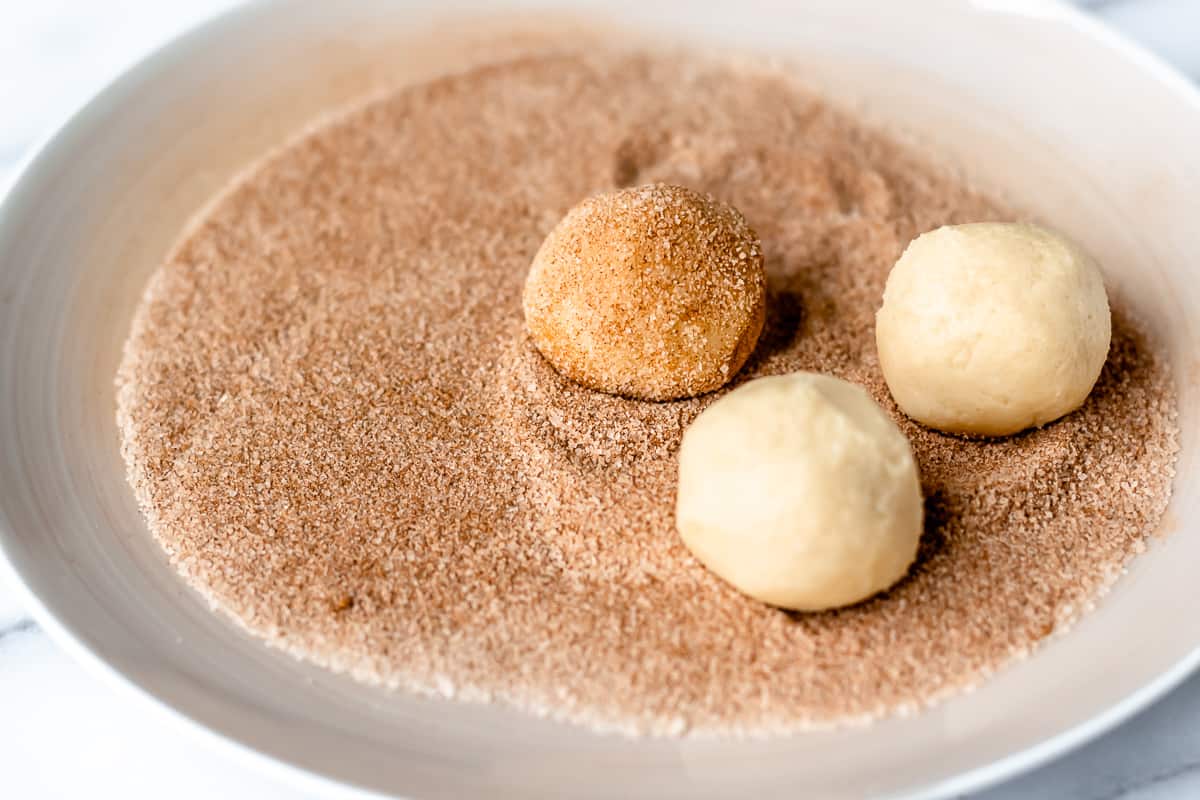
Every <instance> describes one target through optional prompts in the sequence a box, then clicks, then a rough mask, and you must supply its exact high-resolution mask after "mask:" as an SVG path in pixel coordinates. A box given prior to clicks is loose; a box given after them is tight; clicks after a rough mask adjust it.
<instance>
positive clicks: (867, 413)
mask: <svg viewBox="0 0 1200 800" xmlns="http://www.w3.org/2000/svg"><path fill="white" fill-rule="evenodd" d="M675 521H676V525H677V526H678V528H679V533H680V535H681V536H682V537H683V541H684V543H685V544H687V546H688V548H689V549H690V550H691V551H692V553H693V554H694V555H695V556H696V558H698V559H699V560H700V561H701V562H703V563H704V565H705V566H707V567H708V568H709V569H711V570H712V571H713V572H715V573H717V574H718V575H720V576H721V577H722V578H724V579H725V580H727V581H729V582H730V583H731V584H733V585H734V586H735V587H736V588H738V589H739V590H741V591H742V592H744V593H746V594H748V595H750V596H751V597H754V598H757V599H759V600H762V601H763V602H765V603H770V604H772V605H776V606H782V607H784V608H792V609H799V610H806V611H815V610H819V609H825V608H835V607H837V606H844V605H849V604H851V603H856V602H858V601H859V600H863V599H865V598H867V597H870V596H871V595H873V594H875V593H876V592H879V591H882V590H883V589H886V588H888V587H889V586H891V585H892V584H893V583H895V582H896V581H898V580H899V579H900V578H901V577H902V576H903V575H904V573H905V572H906V571H907V570H908V567H909V565H910V564H911V563H912V561H913V559H914V558H915V557H916V554H917V544H918V542H919V540H920V537H921V524H922V501H921V486H920V482H919V480H918V477H917V465H916V462H915V461H914V459H913V454H912V450H911V448H910V447H909V444H908V440H907V439H906V438H905V437H904V434H903V433H901V432H900V429H899V428H897V427H896V425H895V423H893V422H892V420H891V419H889V418H888V416H887V414H886V413H884V411H883V409H881V408H880V407H879V406H878V405H876V404H875V401H874V400H872V399H871V397H870V396H869V395H868V394H867V393H866V392H865V391H864V390H863V389H862V388H860V387H858V386H855V385H854V384H852V383H847V382H846V381H842V380H838V379H837V378H831V377H829V376H826V375H818V374H816V373H811V372H797V373H793V374H791V375H778V376H774V377H769V378H759V379H757V380H753V381H750V382H749V383H746V384H745V385H743V386H740V387H738V388H737V389H735V390H734V391H732V392H730V393H729V394H727V395H726V396H725V397H722V398H721V399H720V400H717V401H716V402H715V403H713V404H712V405H711V406H709V407H708V408H707V409H705V411H704V413H702V414H701V415H700V416H699V417H697V418H696V420H695V422H693V423H692V424H691V426H689V427H688V429H687V430H686V431H685V432H684V434H683V443H682V445H681V446H680V449H679V494H678V499H677V501H676V509H675Z"/></svg>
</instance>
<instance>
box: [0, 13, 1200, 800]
mask: <svg viewBox="0 0 1200 800" xmlns="http://www.w3.org/2000/svg"><path fill="white" fill-rule="evenodd" d="M286 3H287V0H258V1H257V2H244V1H239V2H238V3H237V4H236V5H234V6H232V7H230V8H227V9H224V10H222V11H220V12H218V13H216V14H215V15H213V16H210V17H207V18H205V19H203V20H201V21H199V22H197V23H195V24H193V25H191V26H190V27H187V28H185V29H184V30H182V31H181V32H179V33H177V34H175V35H173V36H171V37H170V38H168V39H166V40H165V41H163V43H161V44H160V45H158V46H157V47H155V48H154V49H152V50H151V51H150V52H149V53H148V54H146V55H145V56H143V57H141V58H140V59H139V60H137V61H136V62H134V63H133V64H132V65H130V66H128V67H127V68H125V69H124V70H122V71H121V72H120V73H119V74H117V75H116V76H115V77H113V78H112V79H111V80H109V81H108V82H107V83H106V84H105V85H104V86H103V87H102V88H101V89H99V90H98V91H97V92H95V93H93V94H92V95H91V96H90V97H89V98H88V99H87V100H86V101H84V102H83V103H82V104H81V105H79V106H78V107H77V108H76V109H75V110H74V111H73V112H72V113H70V114H69V115H67V116H66V117H65V118H63V120H62V121H61V122H60V124H58V125H57V127H55V128H53V129H51V130H50V131H49V132H48V133H47V134H45V135H43V136H42V137H40V139H39V140H38V141H36V143H35V144H34V145H33V146H32V147H30V149H29V150H28V151H27V153H26V155H25V156H24V157H23V158H22V159H20V160H19V161H18V163H17V165H16V166H15V167H14V168H13V171H12V177H11V179H10V181H9V183H8V187H7V189H6V190H4V191H3V193H2V194H0V218H3V217H4V215H5V214H6V212H7V211H8V208H9V206H10V204H11V203H12V202H13V200H12V199H13V198H14V197H16V196H18V195H19V194H21V193H22V191H23V190H24V188H25V184H27V183H30V182H31V181H32V180H33V179H34V178H33V176H34V175H35V173H37V172H38V170H39V167H40V166H41V165H42V164H43V163H44V162H47V161H49V160H50V159H51V158H52V157H53V156H54V154H55V151H56V150H57V149H58V147H59V145H60V142H61V141H62V140H64V139H66V138H69V134H71V132H72V131H74V130H75V129H76V128H78V127H81V126H82V125H83V124H84V123H85V121H86V118H87V117H88V116H89V115H90V114H91V113H93V112H94V111H95V110H96V109H98V108H99V107H101V106H103V105H104V104H105V102H106V101H107V99H108V98H110V97H111V96H113V95H116V94H119V93H120V91H121V90H122V88H123V87H125V86H126V85H128V84H132V83H135V82H137V81H139V80H141V79H142V78H145V77H149V76H152V75H153V74H154V73H155V72H156V71H158V70H159V68H160V67H161V65H162V63H163V62H164V61H166V60H167V59H169V58H170V57H171V55H172V54H173V53H174V52H175V51H176V50H178V49H180V48H181V47H184V46H186V45H188V44H194V43H196V42H198V41H201V40H204V39H205V38H207V37H209V36H213V35H216V34H215V32H216V31H218V30H219V29H221V28H223V27H226V26H229V25H236V24H238V23H239V22H240V21H241V19H242V18H243V17H245V16H249V15H251V14H261V13H264V12H267V13H270V12H271V11H272V10H273V9H278V8H281V7H283V6H284V5H286ZM970 3H971V5H975V6H977V7H979V8H980V9H981V10H986V11H988V12H989V13H998V14H1006V15H1011V16H1017V17H1024V18H1026V19H1036V20H1038V21H1040V22H1046V23H1048V22H1057V23H1060V24H1063V25H1064V26H1065V27H1066V28H1067V29H1069V31H1070V32H1071V34H1072V35H1075V36H1081V37H1084V38H1085V39H1090V40H1091V41H1092V42H1093V43H1094V44H1097V45H1100V46H1101V47H1103V48H1104V49H1106V50H1108V51H1109V52H1111V53H1112V54H1113V55H1115V56H1117V57H1118V58H1119V59H1121V60H1122V61H1123V62H1124V63H1125V64H1127V65H1128V66H1129V67H1130V68H1131V69H1136V70H1139V71H1141V72H1142V73H1143V74H1145V75H1146V76H1147V77H1148V78H1150V79H1152V80H1153V81H1154V82H1156V83H1158V84H1159V85H1161V86H1162V87H1164V88H1165V89H1167V90H1168V91H1169V92H1170V93H1171V94H1172V95H1173V96H1174V97H1175V98H1176V99H1177V101H1178V102H1179V103H1181V104H1184V105H1187V106H1189V107H1190V108H1191V109H1193V110H1194V111H1195V112H1196V113H1197V114H1198V115H1200V87H1198V86H1196V85H1195V84H1194V83H1193V82H1192V81H1191V80H1189V79H1188V78H1187V76H1185V75H1184V74H1183V73H1182V72H1180V71H1179V70H1177V69H1176V68H1175V67H1173V66H1171V65H1170V64H1168V63H1167V62H1166V61H1165V60H1164V59H1163V58H1162V57H1160V56H1158V55H1157V54H1155V53H1154V52H1152V51H1150V50H1149V49H1147V48H1146V47H1145V46H1143V45H1141V44H1139V43H1138V42H1136V41H1134V40H1133V39H1130V38H1128V37H1126V36H1125V35H1124V34H1122V33H1120V32H1118V31H1116V30H1115V29H1113V28H1111V27H1109V26H1108V25H1106V24H1105V23H1103V22H1101V21H1100V20H1099V19H1098V18H1096V17H1095V16H1093V15H1091V14H1089V13H1087V12H1085V11H1083V10H1082V9H1081V8H1079V7H1077V6H1075V5H1073V4H1071V3H1070V2H1069V0H1051V2H1050V3H1049V4H1045V3H1037V4H1036V5H1035V4H1034V3H1013V4H1009V3H1000V2H996V0H970ZM5 330H6V332H7V326H6V328H5ZM9 541H15V533H14V526H13V525H12V523H11V522H10V520H9V519H8V517H7V516H6V514H5V512H4V508H3V506H0V579H3V581H4V582H5V583H6V585H8V586H9V587H11V590H12V591H13V593H14V594H15V595H16V596H17V598H18V603H19V605H20V608H21V609H22V611H24V612H26V614H27V615H28V616H29V617H31V618H32V619H33V620H34V622H35V623H36V624H37V625H38V626H39V627H40V628H41V629H42V630H44V631H45V632H46V634H47V636H48V637H49V638H50V639H51V641H52V642H54V644H55V645H56V646H57V647H59V648H60V649H62V650H63V651H65V652H66V653H67V654H68V655H69V656H70V657H71V658H72V660H74V661H75V662H77V663H79V664H81V665H82V666H83V667H84V668H85V669H87V670H88V671H89V672H91V674H93V675H96V676H98V677H99V678H100V679H101V681H102V682H104V683H105V684H107V685H108V686H111V687H115V688H116V690H117V691H118V692H121V693H123V694H124V696H126V697H131V698H135V699H136V701H137V702H139V703H141V704H142V706H143V707H144V708H149V709H154V710H155V712H156V713H157V714H158V715H159V716H160V718H162V719H164V720H169V721H170V722H169V724H171V725H172V726H173V727H174V728H175V729H176V730H179V731H182V732H183V733H184V734H185V735H186V736H188V737H190V738H191V739H192V740H193V741H196V742H199V743H201V744H202V745H204V746H207V747H209V748H211V749H212V750H213V751H215V752H218V753H223V754H225V755H226V757H228V758H230V759H231V760H233V761H235V762H237V763H239V764H241V765H243V766H245V767H246V768H248V769H251V770H254V771H256V772H258V773H260V774H265V775H267V776H270V777H271V778H273V779H276V780H279V781H280V782H281V783H283V784H285V785H288V786H290V787H293V788H297V789H305V790H308V791H317V792H319V793H321V794H322V795H325V794H329V793H337V794H338V795H339V796H353V797H361V798H387V797H392V796H393V795H390V794H383V793H380V792H376V791H374V790H371V789H367V788H365V787H363V786H359V785H356V784H354V783H350V782H347V781H343V780H339V779H336V778H332V777H329V776H327V775H324V774H322V773H321V772H319V771H317V770H316V769H312V768H309V767H307V766H304V765H303V764H301V763H297V762H294V761H290V760H287V759H286V758H283V757H281V756H276V755H271V754H268V753H265V752H263V751H260V750H258V749H256V748H255V747H254V746H253V745H251V744H249V743H247V742H245V741H243V740H242V739H240V738H239V737H238V736H237V735H236V734H233V733H229V732H226V731H223V730H221V729H219V728H218V727H217V726H215V725H213V724H210V723H208V722H205V721H202V720H201V719H199V718H198V717H196V716H193V715H192V714H191V713H189V712H187V711H184V710H182V709H180V708H179V707H177V706H176V705H175V703H174V702H173V701H172V700H171V699H170V698H169V697H168V696H166V695H165V694H163V693H162V692H160V691H156V690H155V689H152V688H149V687H147V686H146V685H143V684H142V683H141V682H139V681H138V680H137V679H136V678H134V677H133V676H131V675H129V674H128V673H127V672H126V671H124V670H122V669H121V668H120V667H119V666H117V665H115V664H114V663H112V662H111V661H110V660H108V659H106V658H105V657H104V656H102V655H100V654H99V653H97V652H96V651H94V650H93V649H91V648H90V647H89V646H88V645H87V644H85V642H84V640H83V639H82V638H81V637H80V635H79V634H78V633H77V632H76V625H75V623H73V622H72V621H70V620H68V619H65V618H61V617H60V616H59V615H57V614H55V613H54V612H53V611H51V610H50V609H49V607H48V606H47V605H46V604H45V603H44V602H43V601H42V599H41V598H40V597H39V596H38V595H37V594H36V593H35V592H34V591H33V589H32V588H30V586H29V585H28V583H27V582H26V580H25V578H24V576H23V574H22V572H21V570H20V568H19V567H18V566H17V564H16V562H15V560H14V558H13V553H12V548H11V546H10V545H9V544H8V542H9ZM1198 669H1200V645H1197V646H1196V647H1195V648H1193V649H1192V650H1191V651H1190V652H1189V653H1188V654H1187V655H1186V656H1184V657H1183V658H1181V659H1179V660H1178V661H1177V662H1176V663H1175V664H1174V665H1173V666H1171V667H1170V668H1168V669H1166V670H1164V671H1163V672H1161V673H1160V674H1159V675H1158V676H1157V677H1156V678H1155V679H1153V680H1151V681H1149V682H1147V683H1145V684H1143V685H1142V686H1141V687H1139V688H1138V689H1137V690H1135V691H1133V692H1131V693H1129V694H1128V695H1126V696H1125V697H1124V698H1123V699H1122V700H1121V701H1119V702H1117V703H1115V704H1113V705H1111V706H1109V707H1108V708H1106V709H1104V710H1103V711H1100V712H1099V713H1097V714H1095V715H1093V716H1092V717H1090V718H1088V719H1087V720H1085V721H1083V722H1081V723H1079V724H1077V725H1074V726H1073V727H1069V728H1067V729H1065V730H1063V731H1061V732H1059V733H1057V734H1053V735H1051V736H1049V737H1047V738H1046V739H1044V740H1042V741H1041V742H1039V743H1037V744H1035V745H1033V746H1031V747H1027V748H1024V749H1020V750H1016V751H1014V752H1011V753H1009V754H1008V755H1005V756H1003V757H1001V758H998V759H995V760H994V761H992V762H990V763H987V764H984V765H981V766H978V767H975V768H972V769H969V770H966V771H964V772H961V773H959V774H957V775H953V776H951V777H949V778H944V779H939V780H936V781H934V782H932V783H930V784H928V785H926V786H924V787H921V788H920V789H916V790H914V791H910V792H906V793H902V794H897V795H890V797H891V798H892V800H901V798H904V799H905V800H909V799H912V800H915V798H946V797H951V796H956V795H960V794H963V793H967V792H978V791H981V790H984V789H987V788H989V787H992V786H995V785H997V784H999V783H1001V782H1004V781H1007V780H1011V779H1013V778H1015V777H1017V776H1019V775H1022V774H1024V773H1027V772H1030V771H1032V770H1034V769H1036V768H1038V767H1040V766H1043V765H1045V764H1047V763H1049V762H1051V761H1053V760H1056V759H1058V758H1060V757H1062V756H1064V755H1066V754H1068V753H1070V752H1071V751H1073V750H1076V749H1078V748H1080V747H1082V746H1083V745H1085V744H1087V743H1088V742H1090V741H1092V740H1094V739H1096V738H1098V737H1100V736H1101V735H1103V734H1105V733H1107V732H1109V731H1111V730H1113V729H1115V728H1116V727H1118V726H1119V725H1121V724H1122V723H1124V722H1125V721H1126V720H1128V719H1129V718H1131V717H1133V716H1134V715H1136V714H1137V713H1138V712H1140V711H1142V710H1144V709H1146V708H1147V707H1149V706H1150V705H1152V704H1153V703H1155V702H1156V701H1157V700H1159V699H1161V698H1162V697H1164V696H1165V695H1166V694H1168V693H1169V692H1170V691H1171V690H1173V689H1175V688H1176V687H1177V686H1179V685H1180V684H1181V683H1183V682H1184V680H1186V679H1187V678H1188V677H1189V676H1191V675H1192V674H1193V673H1194V672H1196V671H1197V670H1198Z"/></svg>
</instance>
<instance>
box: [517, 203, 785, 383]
mask: <svg viewBox="0 0 1200 800" xmlns="http://www.w3.org/2000/svg"><path fill="white" fill-rule="evenodd" d="M765 294H766V278H765V276H764V274H763V266H762V251H761V249H760V247H759V244H758V238H757V237H756V236H755V234H754V231H752V230H751V229H750V227H749V226H748V225H747V224H746V220H745V219H744V218H743V217H742V215H741V214H740V213H739V212H738V211H737V209H735V208H733V207H732V206H728V205H725V204H724V203H720V202H717V201H716V200H713V199H712V198H709V197H705V196H703V195H699V194H696V193H695V192H693V191H691V190H690V189H685V188H683V187H681V186H668V185H665V184H654V185H650V186H641V187H637V188H632V189H622V190H620V191H616V192H612V193H609V194H602V195H597V196H596V197H592V198H589V199H587V200H584V201H583V202H582V203H580V204H579V205H577V206H576V207H575V208H573V209H571V211H569V212H568V213H567V215H566V216H565V217H564V218H563V220H562V221H561V222H559V223H558V226H557V227H556V228H555V229H554V230H553V231H552V232H551V233H550V235H549V236H548V237H546V241H545V242H544V243H543V244H542V246H541V249H540V250H538V253H537V255H536V256H535V257H534V259H533V265H532V267H531V268H530V270H529V277H528V278H527V279H526V282H525V297H524V305H525V324H526V326H527V327H528V328H529V333H530V336H531V337H532V338H533V343H534V344H535V345H536V346H537V348H538V350H540V351H541V353H542V355H544V356H545V357H546V358H547V360H549V361H550V363H551V364H553V365H554V368H555V369H557V370H558V371H559V372H560V373H562V374H563V375H565V376H567V377H568V378H570V379H572V380H574V381H576V382H578V383H581V384H583V385H584V386H587V387H589V388H592V389H599V390H600V391H602V392H609V393H610V394H619V395H625V396H628V397H636V398H641V399H645V400H670V399H673V398H678V397H688V396H691V395H696V394H701V393H703V392H708V391H711V390H713V389H716V388H718V387H719V386H722V385H723V384H724V383H725V382H726V381H728V380H729V379H730V378H732V377H733V375H734V374H735V373H736V372H737V371H738V369H740V368H741V366H742V364H743V363H744V362H745V361H746V358H747V357H748V356H749V355H750V351H751V350H753V349H754V345H755V343H756V342H757V341H758V335H759V333H761V332H762V327H763V319H764V315H765V310H766V302H765Z"/></svg>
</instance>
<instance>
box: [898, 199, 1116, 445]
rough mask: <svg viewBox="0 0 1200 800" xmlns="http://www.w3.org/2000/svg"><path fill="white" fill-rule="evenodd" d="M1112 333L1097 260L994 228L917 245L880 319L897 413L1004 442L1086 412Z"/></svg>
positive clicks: (922, 239) (963, 229)
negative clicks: (1082, 408) (1071, 414)
mask: <svg viewBox="0 0 1200 800" xmlns="http://www.w3.org/2000/svg"><path fill="white" fill-rule="evenodd" d="M1111 333H1112V322H1111V320H1110V318H1109V311H1108V296H1107V295H1106V294H1105V291H1104V281H1103V280H1102V278H1101V276H1100V270H1099V269H1097V267H1096V264H1095V262H1093V261H1092V260H1091V259H1090V258H1089V257H1088V256H1087V254H1085V253H1084V252H1083V251H1082V250H1080V249H1079V248H1078V247H1076V246H1075V245H1074V244H1072V243H1071V242H1069V241H1067V240H1066V239H1064V238H1063V237H1062V236H1059V235H1058V234H1055V233H1052V232H1051V231H1048V230H1045V229H1044V228H1039V227H1037V226H1035V225H1026V224H1016V223H998V222H984V223H975V224H971V225H954V226H948V227H944V228H938V229H937V230H935V231H931V232H930V233H926V234H923V235H921V236H919V237H917V238H916V239H915V240H913V242H912V243H911V244H909V246H908V249H907V250H905V251H904V255H902V256H901V257H900V260H899V261H897V262H896V266H895V267H894V268H893V269H892V272H891V274H890V275H889V276H888V281H887V288H886V289H885V290H884V293H883V307H882V308H881V309H880V310H879V313H878V314H877V315H876V318H875V341H876V345H877V346H878V348H879V365H880V367H881V368H882V369H883V376H884V378H885V379H886V380H887V384H888V387H889V388H890V389H891V391H892V396H893V397H894V398H895V399H896V403H897V404H899V406H900V408H901V409H903V410H904V412H905V413H906V414H908V415H909V416H910V417H912V418H913V419H915V420H917V421H918V422H921V423H923V424H925V425H928V426H930V427H932V428H938V429H940V430H943V431H947V432H950V433H966V434H979V435H984V436H1006V435H1008V434H1011V433H1016V432H1018V431H1021V430H1024V429H1025V428H1031V427H1035V426H1038V425H1045V424H1046V423H1047V422H1051V421H1052V420H1055V419H1058V418H1059V417H1061V416H1062V415H1064V414H1067V413H1069V412H1071V411H1074V410H1075V409H1077V408H1079V406H1081V405H1082V404H1083V401H1084V400H1085V399H1087V396H1088V393H1089V392H1090V391H1091V390H1092V386H1093V385H1095V383H1096V378H1097V377H1099V375H1100V369H1101V367H1103V366H1104V360H1105V358H1106V357H1107V355H1108V343H1109V339H1110V338H1111Z"/></svg>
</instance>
